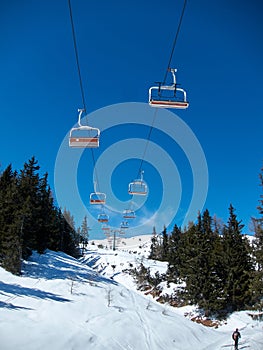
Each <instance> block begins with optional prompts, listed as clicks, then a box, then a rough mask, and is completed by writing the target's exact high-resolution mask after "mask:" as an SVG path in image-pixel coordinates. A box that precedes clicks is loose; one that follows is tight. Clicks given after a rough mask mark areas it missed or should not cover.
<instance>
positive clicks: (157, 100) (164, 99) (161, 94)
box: [149, 69, 189, 109]
mask: <svg viewBox="0 0 263 350" xmlns="http://www.w3.org/2000/svg"><path fill="white" fill-rule="evenodd" d="M170 71H171V73H172V76H173V83H172V84H171V85H161V84H159V85H158V86H152V87H150V89H149V105H150V106H151V107H159V108H178V109H186V108H188V106H189V103H188V102H187V98H186V91H185V90H184V89H181V88H178V87H177V83H176V76H175V72H176V69H171V70H170Z"/></svg>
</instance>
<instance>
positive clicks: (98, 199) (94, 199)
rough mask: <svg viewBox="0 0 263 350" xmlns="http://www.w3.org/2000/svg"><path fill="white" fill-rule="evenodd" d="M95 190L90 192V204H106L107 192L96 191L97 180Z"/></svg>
mask: <svg viewBox="0 0 263 350" xmlns="http://www.w3.org/2000/svg"><path fill="white" fill-rule="evenodd" d="M94 189H95V191H94V192H93V193H91V194H90V204H102V205H103V204H105V203H106V194H105V193H102V192H97V191H96V182H94Z"/></svg>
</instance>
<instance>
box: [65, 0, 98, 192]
mask: <svg viewBox="0 0 263 350" xmlns="http://www.w3.org/2000/svg"><path fill="white" fill-rule="evenodd" d="M68 7H69V15H70V23H71V30H72V37H73V44H74V52H75V59H76V65H77V70H78V77H79V85H80V91H81V97H82V103H83V109H84V111H86V112H87V109H86V100H85V94H84V88H83V82H82V77H81V70H80V63H79V54H78V47H77V40H76V32H75V26H74V20H73V14H72V6H71V1H70V0H68ZM91 155H92V162H93V166H94V173H95V179H96V183H97V185H98V189H99V183H98V173H97V169H96V162H95V157H94V152H93V149H91Z"/></svg>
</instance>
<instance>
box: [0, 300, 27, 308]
mask: <svg viewBox="0 0 263 350" xmlns="http://www.w3.org/2000/svg"><path fill="white" fill-rule="evenodd" d="M0 308H3V309H10V310H33V309H31V308H30V307H24V306H15V305H13V304H10V303H5V302H4V301H0Z"/></svg>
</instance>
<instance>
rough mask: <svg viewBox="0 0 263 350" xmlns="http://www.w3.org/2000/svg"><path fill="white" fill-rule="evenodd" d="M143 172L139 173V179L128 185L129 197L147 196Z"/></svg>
mask: <svg viewBox="0 0 263 350" xmlns="http://www.w3.org/2000/svg"><path fill="white" fill-rule="evenodd" d="M143 173H144V172H143V171H141V178H140V179H137V180H134V181H132V182H131V183H130V184H129V187H128V192H129V194H131V195H141V196H145V195H146V194H147V185H146V183H145V182H144V181H143Z"/></svg>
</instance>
